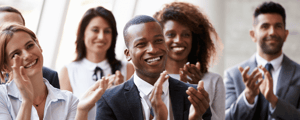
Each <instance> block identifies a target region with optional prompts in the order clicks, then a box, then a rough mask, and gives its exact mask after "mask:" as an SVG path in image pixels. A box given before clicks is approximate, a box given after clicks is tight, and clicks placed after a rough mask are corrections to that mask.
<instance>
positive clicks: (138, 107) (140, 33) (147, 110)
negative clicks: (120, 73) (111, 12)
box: [96, 15, 211, 120]
mask: <svg viewBox="0 0 300 120" xmlns="http://www.w3.org/2000/svg"><path fill="white" fill-rule="evenodd" d="M123 34H124V39H125V43H126V47H127V49H126V50H125V51H124V53H125V55H126V58H127V60H132V63H133V64H134V67H135V73H134V75H133V77H132V78H131V79H129V80H128V81H126V82H125V83H123V84H121V85H118V86H116V87H113V88H111V89H108V90H106V92H105V93H104V94H103V96H102V97H101V99H100V100H99V101H98V102H97V104H96V106H97V117H96V120H112V119H118V120H121V119H123V120H144V119H145V120H149V119H152V118H153V117H154V119H158V118H156V117H157V116H158V117H161V116H164V117H165V118H167V119H168V120H170V119H176V120H177V119H178V120H187V119H188V118H189V119H191V120H193V119H201V118H203V119H205V120H206V119H210V117H211V112H210V110H209V104H208V103H209V98H208V94H207V92H206V91H205V90H204V89H203V82H202V84H201V83H200V84H199V85H198V90H195V89H194V88H192V87H189V86H188V85H187V84H185V83H183V82H181V81H179V80H175V79H173V78H169V79H168V77H167V76H166V72H163V71H164V70H165V63H166V59H167V52H168V50H167V46H166V44H165V41H164V36H163V32H162V27H161V26H160V24H159V23H158V22H157V21H156V20H155V19H154V18H152V17H150V16H145V15H141V16H136V17H135V18H133V19H131V20H130V21H129V22H128V23H127V24H126V26H125V28H124V31H123ZM162 72H163V73H162ZM161 73H162V75H160V74H161ZM159 77H160V79H163V78H166V79H168V80H165V81H164V82H163V84H162V87H161V88H159V87H157V86H156V85H154V84H156V81H160V80H158V79H159ZM153 85H154V86H153ZM152 88H153V89H152ZM159 89H160V91H163V92H157V90H158V91H159ZM151 91H152V92H151ZM153 91H154V92H153ZM157 94H158V96H160V95H161V99H160V100H159V99H151V101H150V100H149V99H150V98H153V97H151V95H152V96H153V95H154V96H155V95H157ZM155 101H160V102H155ZM162 102H163V104H159V103H162ZM191 104H192V105H191ZM162 106H163V107H162ZM152 108H153V109H154V110H153V109H152ZM158 108H164V109H159V110H158ZM152 111H154V113H153V112H152ZM159 111H164V112H159ZM152 113H153V114H152ZM163 113H167V114H163Z"/></svg>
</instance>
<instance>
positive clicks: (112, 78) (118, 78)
mask: <svg viewBox="0 0 300 120" xmlns="http://www.w3.org/2000/svg"><path fill="white" fill-rule="evenodd" d="M106 78H107V79H108V80H109V82H108V88H110V87H112V86H115V85H119V84H122V83H123V82H124V76H123V75H122V74H121V72H120V71H119V70H117V71H116V73H115V74H114V75H110V74H108V75H107V76H106Z"/></svg>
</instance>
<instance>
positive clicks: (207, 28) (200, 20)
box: [154, 2, 225, 120]
mask: <svg viewBox="0 0 300 120" xmlns="http://www.w3.org/2000/svg"><path fill="white" fill-rule="evenodd" d="M154 18H156V19H157V20H158V21H159V22H160V23H161V25H162V27H163V32H164V36H165V40H166V44H167V46H168V49H169V53H168V59H167V63H166V70H167V72H168V73H169V75H170V76H171V77H173V78H177V79H179V80H181V81H183V82H186V83H190V84H197V83H198V82H199V81H203V82H204V88H205V90H206V91H207V92H208V93H209V98H210V108H211V112H212V120H223V119H225V88H224V83H223V79H222V77H221V76H220V75H218V74H216V73H212V72H209V71H208V68H209V65H210V62H214V60H215V58H216V56H217V47H218V46H222V43H221V40H220V39H219V37H218V35H217V33H216V31H215V29H214V27H213V26H212V24H211V23H210V22H209V20H208V19H207V17H206V16H205V15H204V14H203V12H202V11H200V10H199V8H198V7H197V6H194V5H192V4H189V3H184V2H173V3H171V4H167V5H166V6H165V7H164V8H163V9H162V10H160V11H159V12H157V13H156V14H155V15H154ZM214 37H215V39H216V41H215V42H214V41H213V38H214Z"/></svg>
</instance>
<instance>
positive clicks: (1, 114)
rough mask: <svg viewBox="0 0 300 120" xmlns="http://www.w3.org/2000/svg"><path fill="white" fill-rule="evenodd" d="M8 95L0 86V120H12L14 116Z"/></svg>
mask: <svg viewBox="0 0 300 120" xmlns="http://www.w3.org/2000/svg"><path fill="white" fill-rule="evenodd" d="M7 99H8V95H7V94H6V90H5V89H3V85H1V86H0V118H1V120H12V116H11V115H10V112H9V108H8V105H7V104H8V101H7Z"/></svg>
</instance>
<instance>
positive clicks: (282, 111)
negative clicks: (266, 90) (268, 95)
mask: <svg viewBox="0 0 300 120" xmlns="http://www.w3.org/2000/svg"><path fill="white" fill-rule="evenodd" d="M238 66H241V67H243V68H245V67H246V66H249V67H250V70H249V72H248V74H251V73H252V71H253V70H254V68H255V67H256V66H257V63H256V59H255V55H253V56H252V57H251V58H250V59H249V60H247V61H245V62H243V63H241V64H239V65H237V66H234V67H232V68H230V69H228V70H226V71H225V75H224V82H225V88H226V104H225V108H226V112H225V116H226V117H225V119H226V120H259V119H261V120H263V119H266V118H267V114H265V113H266V112H268V108H266V109H265V110H263V109H264V108H262V106H260V97H264V96H258V101H257V104H255V106H254V108H253V109H252V110H248V109H247V107H246V103H245V101H244V99H243V98H242V97H241V93H242V92H243V91H244V89H245V85H244V83H243V80H242V76H241V73H240V72H239V70H238ZM276 92H277V96H278V102H277V105H276V109H275V111H274V112H273V114H272V115H271V116H272V117H274V118H276V119H279V120H299V119H300V65H299V64H297V63H295V62H294V61H292V60H290V59H289V58H288V57H287V56H285V55H284V56H283V61H282V67H281V70H280V73H279V77H278V82H277V88H276ZM264 114H265V115H264Z"/></svg>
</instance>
